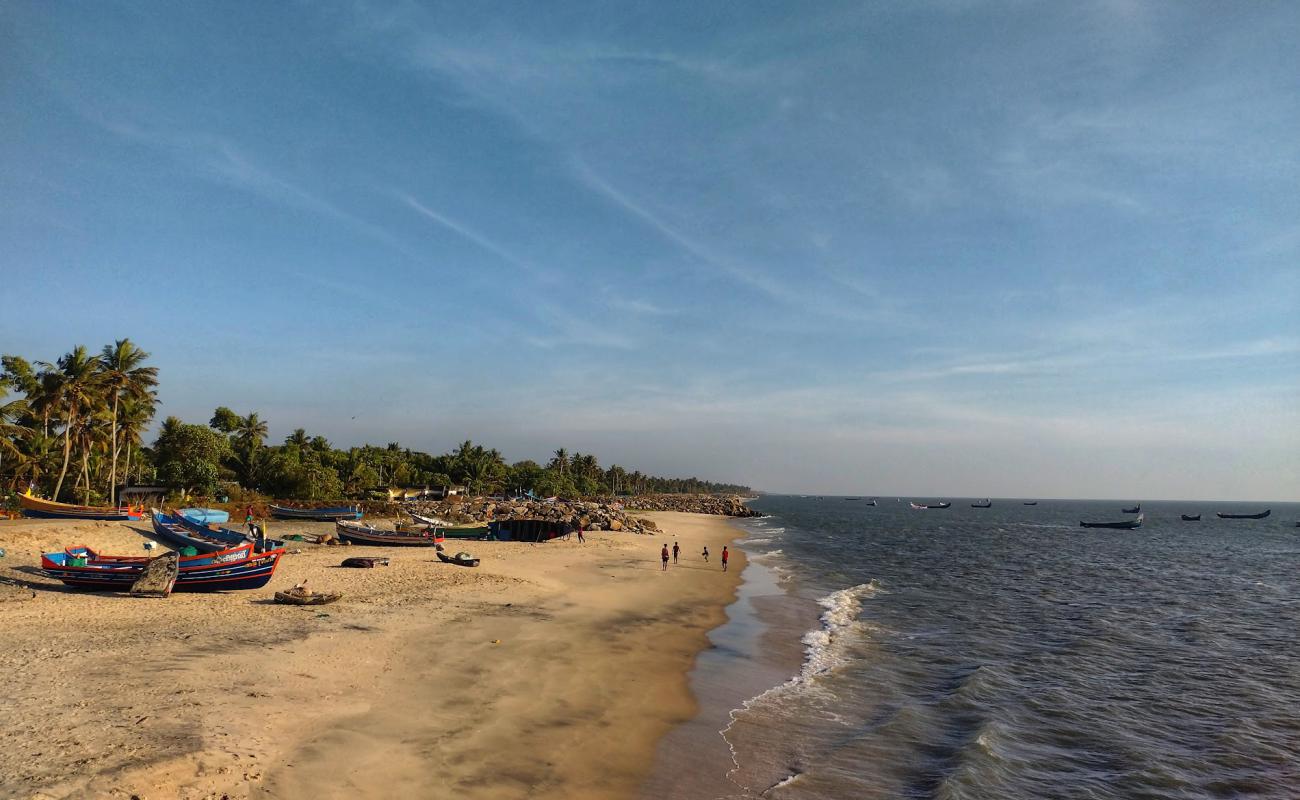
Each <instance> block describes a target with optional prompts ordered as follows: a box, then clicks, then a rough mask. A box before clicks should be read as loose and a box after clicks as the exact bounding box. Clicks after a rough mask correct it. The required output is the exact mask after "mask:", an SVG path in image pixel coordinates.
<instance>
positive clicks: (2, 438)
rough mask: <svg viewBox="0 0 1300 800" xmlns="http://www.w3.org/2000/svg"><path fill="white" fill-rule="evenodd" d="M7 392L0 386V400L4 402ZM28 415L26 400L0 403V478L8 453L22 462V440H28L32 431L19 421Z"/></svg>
mask: <svg viewBox="0 0 1300 800" xmlns="http://www.w3.org/2000/svg"><path fill="white" fill-rule="evenodd" d="M5 395H6V390H5V387H4V385H3V384H0V400H4V398H5ZM26 413H27V401H26V400H10V401H9V402H7V403H0V476H2V475H4V456H5V454H6V453H8V454H9V455H10V456H12V457H13V458H14V459H15V460H20V459H21V458H22V456H23V451H22V450H21V449H19V447H18V443H19V441H20V440H23V439H26V438H28V437H29V436H30V435H31V433H32V430H31V429H30V428H28V427H26V426H25V425H20V424H18V423H19V420H20V419H22V417H23V415H24V414H26Z"/></svg>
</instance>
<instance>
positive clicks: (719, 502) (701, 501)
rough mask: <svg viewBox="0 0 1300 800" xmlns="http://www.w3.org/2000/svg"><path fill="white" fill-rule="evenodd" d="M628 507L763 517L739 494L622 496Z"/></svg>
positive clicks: (643, 509)
mask: <svg viewBox="0 0 1300 800" xmlns="http://www.w3.org/2000/svg"><path fill="white" fill-rule="evenodd" d="M621 502H622V503H623V505H624V506H625V507H627V508H635V509H639V510H642V511H685V512H688V513H691V514H717V515H719V516H723V517H761V516H762V514H760V513H759V512H757V511H755V510H754V509H752V508H750V507H749V506H747V505H745V502H744V500H743V499H742V498H741V497H740V496H739V495H734V494H733V495H718V494H646V495H637V496H636V497H625V498H621Z"/></svg>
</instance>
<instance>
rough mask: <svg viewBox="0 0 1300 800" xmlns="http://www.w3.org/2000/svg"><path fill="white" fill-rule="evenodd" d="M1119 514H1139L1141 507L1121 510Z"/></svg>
mask: <svg viewBox="0 0 1300 800" xmlns="http://www.w3.org/2000/svg"><path fill="white" fill-rule="evenodd" d="M1119 512H1120V513H1121V514H1141V513H1142V506H1133V507H1132V508H1121V509H1120V510H1119Z"/></svg>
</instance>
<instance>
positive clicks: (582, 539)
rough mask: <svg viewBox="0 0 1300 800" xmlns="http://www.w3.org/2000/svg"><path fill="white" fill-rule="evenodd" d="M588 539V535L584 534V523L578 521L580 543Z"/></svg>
mask: <svg viewBox="0 0 1300 800" xmlns="http://www.w3.org/2000/svg"><path fill="white" fill-rule="evenodd" d="M586 541H587V537H586V536H583V535H582V523H581V522H579V523H578V544H583V543H585V542H586Z"/></svg>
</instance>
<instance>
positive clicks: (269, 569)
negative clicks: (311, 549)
mask: <svg viewBox="0 0 1300 800" xmlns="http://www.w3.org/2000/svg"><path fill="white" fill-rule="evenodd" d="M246 552H247V551H245V553H246ZM231 555H232V554H231V553H224V554H223V553H207V554H203V555H200V556H191V557H185V556H182V557H181V558H180V568H179V570H178V572H177V577H176V585H175V587H174V588H173V591H176V592H220V591H228V590H234V589H260V588H261V587H263V586H265V585H266V584H267V582H268V581H270V580H271V576H272V575H274V574H275V568H276V565H278V564H279V563H280V556H282V555H284V551H283V550H271V551H269V552H266V553H261V554H257V555H251V556H249V557H247V558H237V557H235V558H233V559H232V560H224V559H226V558H227V557H229V556H231ZM119 558H120V557H115V556H107V557H106V556H100V555H99V554H97V553H95V552H94V551H92V550H90V548H87V547H70V548H68V549H67V550H64V551H63V552H62V553H46V554H44V555H42V556H41V569H42V570H43V571H44V572H45V574H46V575H49V576H50V577H52V578H57V579H58V580H60V581H62V582H63V583H64V584H65V585H67V586H72V587H74V588H77V589H100V590H110V591H122V592H125V591H129V590H130V589H131V586H132V585H133V584H134V583H135V582H136V580H137V579H139V577H140V576H141V575H142V574H143V573H144V569H145V566H146V565H147V564H148V562H149V559H142V563H124V561H121V560H117V559H119ZM203 559H206V562H205V561H203Z"/></svg>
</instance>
